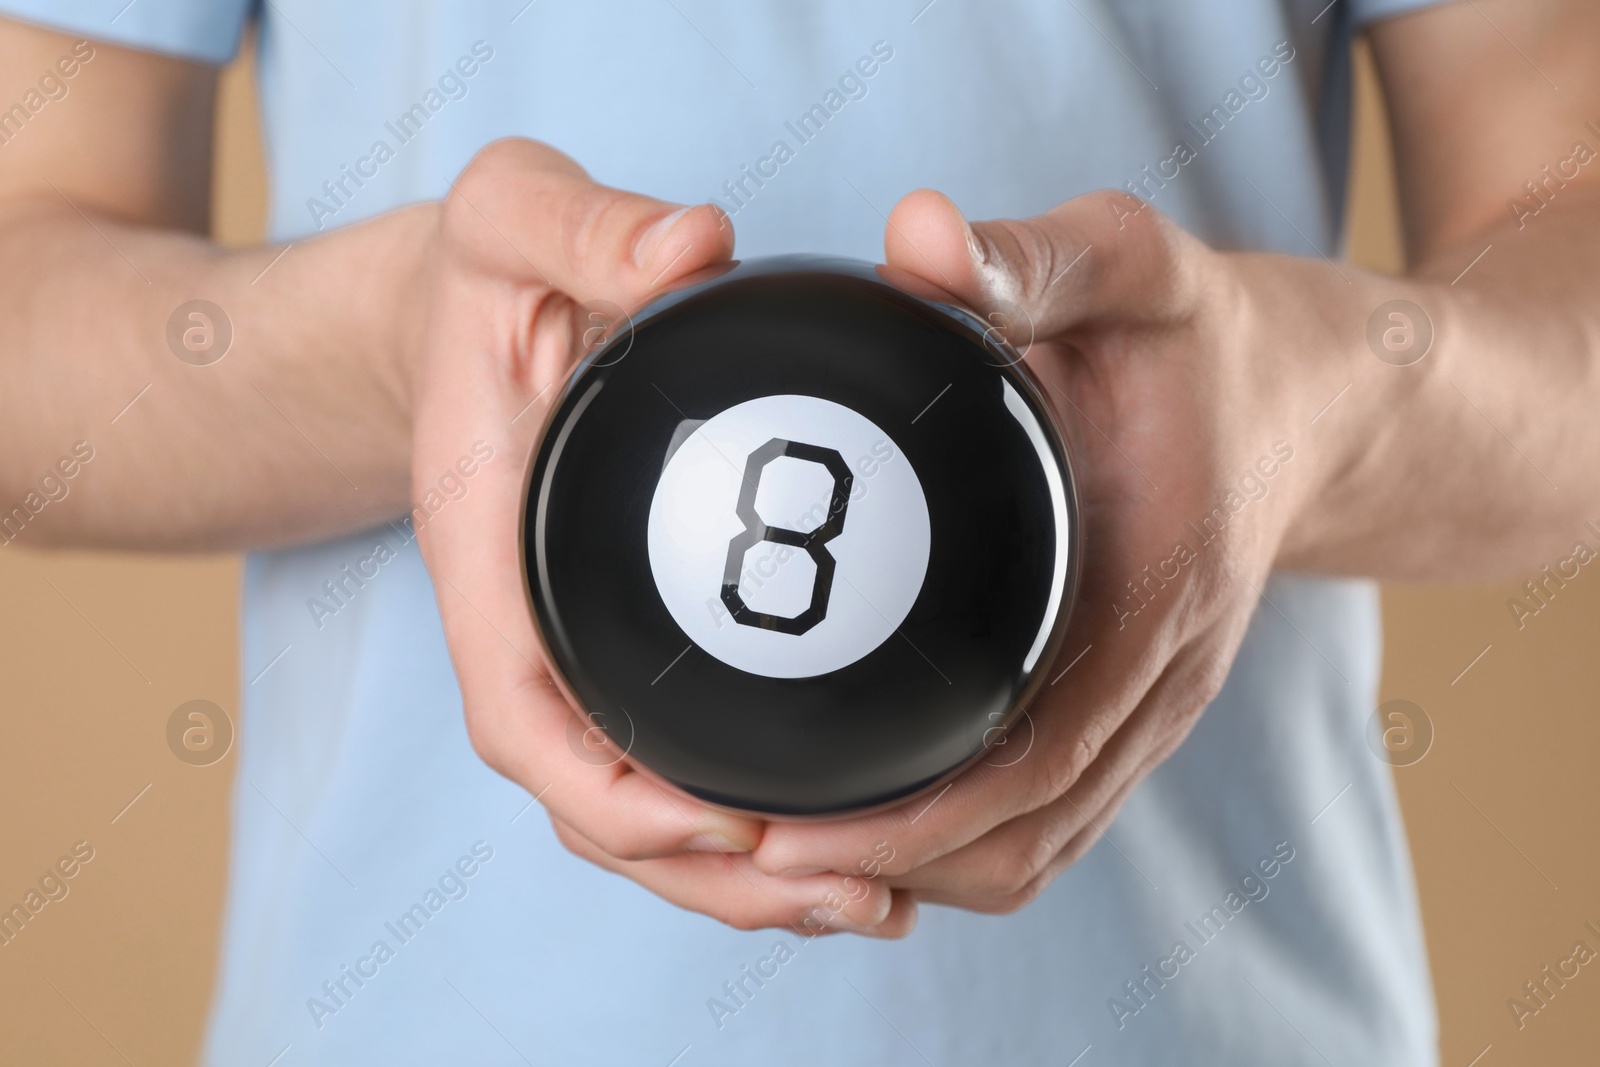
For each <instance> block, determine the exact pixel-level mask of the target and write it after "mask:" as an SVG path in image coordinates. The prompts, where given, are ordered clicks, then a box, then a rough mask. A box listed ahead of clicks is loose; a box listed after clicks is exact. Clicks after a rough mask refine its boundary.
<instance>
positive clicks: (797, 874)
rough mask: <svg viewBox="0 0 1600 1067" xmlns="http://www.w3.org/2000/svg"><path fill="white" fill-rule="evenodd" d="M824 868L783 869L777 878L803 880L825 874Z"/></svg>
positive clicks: (825, 869)
mask: <svg viewBox="0 0 1600 1067" xmlns="http://www.w3.org/2000/svg"><path fill="white" fill-rule="evenodd" d="M827 870H828V868H826V867H785V868H784V869H783V870H781V871H779V872H778V877H779V878H804V877H806V876H808V875H812V874H825V873H827Z"/></svg>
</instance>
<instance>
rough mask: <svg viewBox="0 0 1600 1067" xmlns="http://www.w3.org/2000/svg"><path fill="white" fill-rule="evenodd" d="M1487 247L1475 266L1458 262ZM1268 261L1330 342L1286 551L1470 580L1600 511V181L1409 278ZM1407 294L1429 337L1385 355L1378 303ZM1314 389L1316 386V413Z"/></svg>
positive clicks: (1364, 567) (1300, 561) (1580, 530)
mask: <svg viewBox="0 0 1600 1067" xmlns="http://www.w3.org/2000/svg"><path fill="white" fill-rule="evenodd" d="M1491 245H1492V248H1490V250H1489V251H1488V252H1487V253H1486V254H1484V255H1483V256H1482V258H1481V259H1479V260H1478V261H1477V262H1476V263H1475V264H1474V265H1472V266H1471V269H1470V270H1466V271H1465V273H1464V274H1463V269H1464V268H1466V267H1467V266H1468V264H1470V263H1472V261H1473V259H1474V257H1476V256H1478V255H1479V253H1482V252H1484V249H1485V248H1486V247H1488V246H1491ZM1344 272H1345V274H1346V275H1348V276H1349V277H1350V279H1351V284H1348V285H1347V284H1346V283H1345V282H1343V281H1341V280H1340V279H1339V278H1338V277H1337V276H1333V275H1332V274H1331V272H1317V273H1318V277H1317V278H1316V279H1315V281H1312V282H1311V285H1312V291H1306V290H1304V289H1302V290H1301V291H1298V292H1296V291H1294V289H1295V283H1296V281H1297V280H1298V281H1299V282H1301V283H1305V282H1308V281H1310V279H1306V278H1304V277H1300V275H1301V272H1287V274H1286V272H1282V271H1279V272H1275V273H1274V276H1275V277H1276V279H1277V280H1276V281H1274V282H1273V283H1272V285H1274V286H1275V287H1278V288H1280V289H1287V290H1288V291H1278V292H1275V293H1272V294H1270V297H1269V298H1270V299H1272V300H1275V301H1288V302H1290V303H1289V304H1288V306H1295V304H1296V303H1298V304H1299V305H1300V306H1304V307H1309V308H1315V309H1319V310H1320V314H1315V315H1312V316H1309V317H1310V318H1311V319H1312V320H1314V321H1315V322H1317V323H1319V328H1320V329H1321V330H1322V331H1323V333H1324V334H1325V335H1326V341H1325V343H1324V344H1323V345H1321V346H1320V349H1319V348H1318V347H1317V346H1313V347H1312V348H1311V349H1310V350H1309V351H1312V352H1315V353H1317V354H1315V355H1313V356H1312V357H1311V362H1312V363H1314V364H1315V366H1312V367H1310V368H1308V375H1307V377H1308V379H1309V380H1314V381H1316V382H1318V383H1319V386H1320V387H1321V388H1322V390H1323V391H1324V392H1325V394H1326V399H1327V400H1333V398H1334V396H1335V394H1336V393H1337V390H1338V389H1340V388H1341V387H1342V386H1343V385H1344V384H1346V383H1349V384H1350V388H1349V390H1348V392H1346V393H1345V394H1343V396H1342V397H1340V399H1338V400H1337V401H1335V402H1334V403H1333V405H1332V406H1331V407H1330V408H1328V409H1327V410H1326V411H1325V412H1323V413H1322V414H1321V415H1320V416H1317V421H1316V422H1315V424H1307V425H1306V426H1305V427H1304V431H1303V432H1304V434H1305V437H1306V439H1307V441H1308V442H1309V444H1310V448H1311V453H1312V455H1313V456H1314V457H1315V458H1316V460H1317V462H1318V463H1319V464H1320V468H1319V469H1318V473H1317V479H1318V482H1317V485H1316V488H1315V491H1314V492H1312V493H1310V494H1308V496H1307V499H1306V501H1305V505H1304V506H1303V508H1302V509H1301V511H1300V514H1299V518H1298V520H1297V521H1296V522H1295V523H1293V524H1292V526H1291V528H1290V530H1289V533H1288V537H1287V540H1286V543H1285V545H1284V547H1283V550H1282V553H1281V555H1280V560H1279V562H1280V565H1282V566H1287V567H1292V568H1298V569H1307V570H1315V571H1323V572H1332V573H1345V574H1362V575H1370V576H1374V577H1379V578H1385V579H1391V580H1424V581H1426V580H1477V579H1492V578H1500V577H1505V576H1507V575H1513V574H1516V573H1520V572H1522V571H1525V570H1530V569H1531V570H1537V569H1538V568H1539V567H1540V566H1541V565H1542V564H1545V563H1550V562H1552V561H1553V560H1555V559H1558V558H1563V557H1566V556H1568V555H1570V554H1571V552H1572V549H1573V544H1574V542H1575V541H1576V540H1578V539H1579V538H1586V539H1587V540H1589V541H1590V543H1591V545H1593V544H1594V536H1593V535H1592V534H1586V533H1585V530H1584V524H1585V523H1586V522H1590V521H1593V522H1595V523H1596V524H1597V525H1600V477H1597V476H1596V461H1597V460H1600V418H1597V417H1596V415H1597V413H1600V190H1597V189H1593V188H1589V189H1585V188H1581V187H1573V188H1569V189H1565V190H1563V191H1562V193H1561V195H1560V196H1559V197H1558V198H1556V199H1555V200H1554V201H1553V202H1552V203H1551V204H1550V205H1549V206H1548V207H1546V208H1545V209H1544V210H1543V211H1542V212H1541V213H1540V214H1539V216H1538V217H1537V218H1536V219H1532V220H1528V222H1527V225H1526V226H1524V227H1522V228H1520V229H1519V227H1518V225H1517V224H1516V222H1514V221H1511V220H1510V218H1509V213H1508V215H1507V222H1506V224H1505V225H1501V226H1497V227H1494V228H1493V229H1491V230H1489V231H1487V232H1481V233H1479V234H1476V235H1475V236H1473V237H1471V238H1469V239H1467V240H1465V241H1463V242H1461V243H1459V244H1457V245H1456V246H1455V247H1451V248H1448V249H1443V250H1439V251H1436V252H1434V253H1433V254H1430V255H1428V256H1427V257H1426V258H1425V259H1423V261H1422V262H1421V263H1419V264H1418V266H1417V267H1416V268H1415V269H1414V270H1413V271H1412V272H1411V274H1410V276H1409V277H1408V278H1406V279H1403V280H1401V279H1383V278H1376V277H1374V276H1371V275H1366V274H1363V273H1361V272H1356V271H1352V270H1350V269H1349V268H1344ZM1395 298H1401V299H1407V300H1410V301H1412V302H1414V303H1415V304H1416V305H1417V306H1419V307H1420V308H1422V309H1423V310H1424V312H1425V313H1426V315H1427V317H1428V319H1429V320H1430V321H1431V324H1432V328H1433V331H1434V336H1433V341H1432V347H1431V350H1429V351H1428V353H1427V355H1426V356H1425V357H1424V358H1422V359H1421V360H1420V361H1419V362H1417V363H1415V364H1413V365H1410V366H1392V365H1390V364H1388V363H1385V362H1383V361H1381V360H1380V359H1378V358H1377V357H1376V356H1375V355H1374V353H1373V351H1372V350H1371V349H1370V348H1369V346H1368V342H1367V337H1366V325H1367V321H1368V319H1369V317H1370V316H1371V314H1372V312H1373V311H1374V310H1375V309H1376V308H1377V307H1378V306H1379V305H1380V304H1382V303H1383V302H1385V301H1387V300H1391V299H1395ZM1321 395H1322V394H1320V393H1315V392H1313V393H1310V394H1308V399H1307V401H1306V404H1307V405H1308V406H1309V410H1308V412H1307V418H1310V417H1311V416H1312V415H1313V414H1315V412H1316V410H1317V408H1318V407H1320V404H1319V403H1316V402H1315V401H1316V400H1317V398H1318V397H1320V396H1321Z"/></svg>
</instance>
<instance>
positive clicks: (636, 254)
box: [633, 207, 692, 270]
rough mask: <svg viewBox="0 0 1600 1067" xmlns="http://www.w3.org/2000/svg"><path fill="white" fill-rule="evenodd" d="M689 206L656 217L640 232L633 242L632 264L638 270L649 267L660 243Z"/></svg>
mask: <svg viewBox="0 0 1600 1067" xmlns="http://www.w3.org/2000/svg"><path fill="white" fill-rule="evenodd" d="M690 210H692V209H691V208H686V207H681V208H679V209H678V210H677V211H674V212H673V213H672V214H670V215H667V216H665V217H664V218H660V219H657V220H656V221H655V222H654V223H652V224H651V225H650V228H649V229H647V230H645V231H644V232H643V233H641V234H640V235H639V237H638V240H636V241H635V242H634V244H633V264H634V266H636V267H638V268H639V269H640V270H644V269H645V268H646V267H649V266H650V265H651V263H652V261H653V259H654V258H655V255H656V253H657V252H658V251H660V249H661V243H662V242H663V241H665V240H666V238H667V234H668V233H669V232H671V230H672V227H673V225H674V224H675V223H677V221H678V220H679V219H681V218H682V217H683V216H684V215H686V214H687V213H688V212H689V211H690Z"/></svg>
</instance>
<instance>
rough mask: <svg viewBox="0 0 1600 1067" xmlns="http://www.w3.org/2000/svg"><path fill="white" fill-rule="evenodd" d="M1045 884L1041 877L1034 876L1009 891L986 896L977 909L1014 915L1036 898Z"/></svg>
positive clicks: (1042, 890)
mask: <svg viewBox="0 0 1600 1067" xmlns="http://www.w3.org/2000/svg"><path fill="white" fill-rule="evenodd" d="M1045 884H1046V883H1045V880H1044V879H1043V878H1034V879H1032V880H1030V881H1028V882H1027V883H1026V884H1024V885H1022V886H1020V887H1019V888H1017V889H1015V890H1012V891H1011V892H1009V893H1001V894H998V895H995V896H992V897H988V898H986V899H985V900H984V901H983V903H982V905H980V907H979V909H978V910H980V911H982V912H984V913H985V914H987V915H1014V914H1016V913H1017V912H1019V911H1021V910H1022V909H1023V908H1025V907H1027V906H1028V905H1029V904H1032V903H1033V902H1034V901H1035V900H1037V899H1038V897H1039V894H1040V893H1042V892H1044V887H1045Z"/></svg>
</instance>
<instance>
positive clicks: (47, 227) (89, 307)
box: [0, 197, 435, 549]
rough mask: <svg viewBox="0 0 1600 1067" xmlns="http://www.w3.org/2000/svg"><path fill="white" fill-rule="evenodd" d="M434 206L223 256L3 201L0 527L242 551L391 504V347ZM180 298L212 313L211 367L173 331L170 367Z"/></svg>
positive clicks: (414, 283)
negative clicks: (220, 332)
mask: <svg viewBox="0 0 1600 1067" xmlns="http://www.w3.org/2000/svg"><path fill="white" fill-rule="evenodd" d="M434 216H435V210H434V208H433V207H432V206H431V205H430V206H419V207H414V208H408V209H404V210H402V211H399V212H395V213H392V214H390V215H387V216H385V217H383V218H380V219H376V220H373V221H371V222H368V223H365V224H362V225H359V226H354V227H350V228H348V229H346V230H342V231H339V232H338V233H335V234H331V235H328V236H326V237H320V238H317V239H315V240H310V241H305V242H302V243H297V244H295V245H294V246H292V247H291V248H290V249H289V250H288V251H287V252H286V253H285V252H284V250H283V249H282V248H271V247H264V248H256V249H249V250H243V251H225V250H223V249H220V248H218V247H217V246H215V245H213V244H211V243H209V242H207V241H205V240H203V239H200V238H197V237H193V236H190V235H186V234H179V233H175V232H169V231H161V230H153V229H148V228H142V227H135V226H130V225H125V224H121V223H119V222H116V221H114V220H112V219H110V218H107V217H103V216H99V215H97V214H95V213H94V212H93V211H92V210H86V216H85V215H80V214H79V212H78V210H77V209H76V208H74V207H72V206H70V205H69V204H67V203H66V202H65V201H64V200H62V199H61V198H59V197H58V198H56V199H55V201H54V202H51V201H49V200H35V201H32V202H28V203H18V204H13V205H8V207H7V208H6V210H5V212H4V214H3V215H0V321H3V322H4V323H5V324H6V327H5V330H4V332H3V333H0V544H5V543H10V542H12V541H16V542H18V543H26V544H33V545H46V544H79V545H96V546H107V547H120V548H140V549H196V548H198V549H227V548H242V547H254V546H261V545H270V544H283V543H288V542H292V541H307V540H314V539H317V538H321V537H326V536H331V535H335V534H338V533H340V532H343V531H347V530H351V529H356V528H359V527H361V526H363V525H367V524H370V523H372V522H376V521H379V520H381V519H382V518H384V517H386V516H390V515H394V514H398V513H400V512H402V511H404V510H405V507H406V500H407V487H408V478H409V473H408V472H409V467H408V463H409V445H410V416H409V398H408V397H407V395H406V391H407V376H406V374H405V373H404V368H403V365H402V358H401V354H402V352H403V350H404V348H405V340H406V338H408V337H410V336H414V335H415V334H416V333H417V332H418V331H419V329H420V325H419V324H418V323H417V322H416V321H415V318H416V315H417V311H418V309H419V307H420V301H419V299H418V294H419V293H420V285H419V281H418V275H419V274H420V272H421V270H422V267H423V264H422V250H423V248H424V245H425V242H426V239H427V237H428V235H429V234H430V233H431V230H432V227H433V224H434ZM280 254H281V258H280ZM194 299H204V300H208V301H210V302H212V303H214V304H216V305H217V306H219V307H220V308H222V309H223V311H224V312H225V314H226V316H227V319H228V320H229V322H230V323H231V328H232V342H231V346H230V347H229V349H228V350H227V353H226V355H225V356H224V357H223V358H221V359H220V360H219V361H217V362H214V363H209V364H205V363H204V361H205V360H206V359H208V358H210V356H212V355H214V354H215V349H213V350H212V351H211V353H209V354H208V353H206V352H204V351H201V352H192V353H188V350H187V349H185V348H184V346H183V345H182V343H181V341H180V343H179V345H178V350H179V351H183V352H186V353H188V355H189V359H190V361H189V362H186V361H185V360H184V359H180V358H179V355H178V354H176V353H175V351H174V348H173V347H172V346H171V345H169V339H168V321H169V319H171V318H172V317H173V314H174V312H175V310H176V309H178V308H179V306H180V305H182V304H184V303H186V302H188V301H190V300H194ZM199 326H200V322H199V320H194V321H192V322H185V323H181V324H180V328H179V330H178V332H179V334H180V335H181V333H182V332H183V331H184V330H185V329H188V328H190V327H195V328H199ZM190 340H191V343H193V344H199V343H200V342H203V341H205V340H206V338H205V337H204V336H203V335H202V334H201V333H199V332H197V333H194V334H191V337H190ZM212 343H213V344H215V343H216V339H215V338H213V340H212ZM197 363H201V364H204V365H196V364H197ZM78 442H86V443H87V448H88V449H92V452H93V459H92V461H90V462H88V463H84V464H79V465H78V466H79V469H78V470H77V471H76V473H75V474H74V476H73V477H72V478H70V479H68V478H66V477H64V471H65V470H66V469H70V467H71V466H72V464H68V465H65V466H58V463H59V461H60V460H61V459H62V457H64V456H71V455H72V450H73V447H74V445H75V444H76V443H78ZM84 451H85V449H84V448H80V449H79V455H80V456H81V455H82V454H83V452H84ZM47 474H49V475H52V476H53V477H52V478H51V480H49V481H44V478H45V476H46V475H47ZM41 482H43V484H41ZM63 492H64V493H65V496H62V495H61V494H62V493H63ZM30 494H31V496H30ZM52 496H54V497H59V498H60V499H56V500H52V499H51V497H52ZM41 501H47V502H48V503H45V504H44V505H43V506H42V507H41V506H40V502H41ZM30 505H32V506H30ZM17 506H20V507H22V509H23V512H24V513H26V521H22V519H23V516H18V515H13V514H12V513H13V508H14V507H17ZM36 509H37V510H36ZM8 515H11V516H12V522H11V523H10V525H9V526H7V525H6V523H5V519H6V517H7V516H8Z"/></svg>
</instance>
